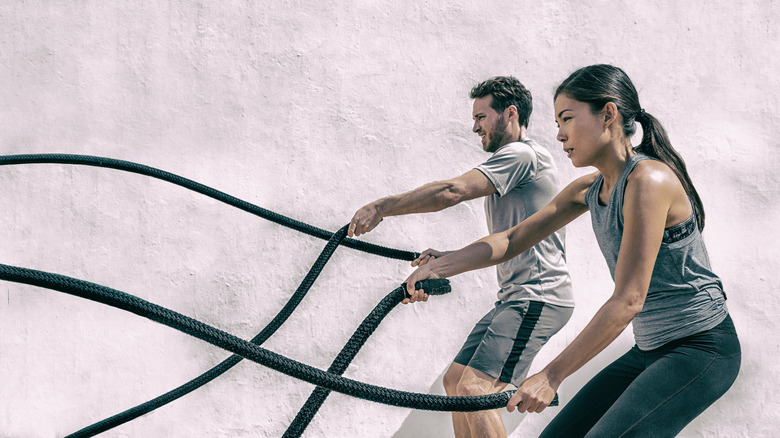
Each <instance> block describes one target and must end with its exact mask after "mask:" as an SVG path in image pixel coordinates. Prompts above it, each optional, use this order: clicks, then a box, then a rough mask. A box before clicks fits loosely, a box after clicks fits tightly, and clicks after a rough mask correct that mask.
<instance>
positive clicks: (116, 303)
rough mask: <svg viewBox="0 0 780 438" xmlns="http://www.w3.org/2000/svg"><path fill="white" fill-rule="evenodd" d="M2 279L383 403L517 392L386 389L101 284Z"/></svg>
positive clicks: (469, 400)
mask: <svg viewBox="0 0 780 438" xmlns="http://www.w3.org/2000/svg"><path fill="white" fill-rule="evenodd" d="M0 279H2V280H7V281H13V282H17V283H24V284H29V285H33V286H39V287H43V288H46V289H52V290H56V291H59V292H63V293H67V294H70V295H74V296H78V297H81V298H85V299H88V300H92V301H95V302H99V303H102V304H106V305H109V306H112V307H116V308H118V309H122V310H126V311H128V312H131V313H134V314H136V315H139V316H142V317H144V318H147V319H150V320H152V321H155V322H158V323H160V324H164V325H167V326H168V327H171V328H174V329H176V330H179V331H181V332H183V333H187V334H189V335H191V336H194V337H196V338H198V339H201V340H203V341H206V342H208V343H210V344H212V345H215V346H217V347H220V348H222V349H224V350H227V351H230V352H232V353H234V354H237V355H240V356H242V357H244V358H246V359H249V360H251V361H253V362H256V363H259V364H261V365H264V366H267V367H269V368H272V369H274V370H276V371H279V372H281V373H284V374H287V375H288V376H291V377H295V378H296V379H300V380H304V381H306V382H308V383H311V384H313V385H317V386H322V387H324V388H326V389H329V390H331V391H336V392H340V393H343V394H347V395H350V396H353V397H357V398H361V399H364V400H368V401H373V402H377V403H383V404H387V405H391V406H398V407H404V408H411V409H421V410H429V411H455V412H473V411H481V410H485V409H497V408H499V407H502V406H505V405H506V404H507V402H508V401H509V398H510V397H511V396H512V394H513V393H514V391H505V392H500V393H497V394H488V395H480V396H464V397H450V396H443V395H432V394H421V393H415V392H407V391H398V390H394V389H388V388H383V387H380V386H376V385H370V384H367V383H363V382H358V381H356V380H352V379H348V378H345V377H341V376H336V375H333V374H330V373H327V372H325V371H322V370H320V369H317V368H314V367H312V366H309V365H306V364H302V363H300V362H296V361H294V360H292V359H290V358H287V357H284V356H282V355H279V354H277V353H274V352H272V351H269V350H266V349H264V348H262V347H259V346H257V345H255V344H252V343H251V342H248V341H245V340H243V339H241V338H238V337H237V336H234V335H231V334H229V333H227V332H225V331H222V330H219V329H217V328H215V327H212V326H210V325H208V324H205V323H203V322H200V321H198V320H195V319H193V318H190V317H187V316H184V315H182V314H180V313H177V312H174V311H173V310H170V309H166V308H165V307H162V306H158V305H156V304H153V303H150V302H148V301H145V300H142V299H141V298H138V297H135V296H133V295H130V294H127V293H124V292H121V291H118V290H114V289H111V288H108V287H105V286H101V285H98V284H95V283H90V282H87V281H83V280H78V279H75V278H71V277H66V276H63V275H58V274H52V273H48V272H43V271H37V270H32V269H26V268H20V267H15V266H9V265H4V264H0ZM398 289H401V288H398ZM401 290H402V289H401Z"/></svg>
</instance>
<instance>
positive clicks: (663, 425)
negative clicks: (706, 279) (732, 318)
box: [588, 328, 741, 437]
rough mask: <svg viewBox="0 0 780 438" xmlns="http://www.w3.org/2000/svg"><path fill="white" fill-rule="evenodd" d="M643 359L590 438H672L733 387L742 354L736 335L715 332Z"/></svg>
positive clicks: (692, 338) (596, 425) (594, 428)
mask: <svg viewBox="0 0 780 438" xmlns="http://www.w3.org/2000/svg"><path fill="white" fill-rule="evenodd" d="M647 359H648V363H649V364H648V367H647V369H646V370H645V371H643V372H642V373H641V374H640V375H639V376H638V377H637V378H636V379H635V380H634V381H633V382H632V383H631V384H630V385H629V387H628V388H627V389H626V390H625V392H624V393H623V394H622V395H621V396H620V398H618V399H617V401H615V403H614V404H613V405H612V406H611V407H610V408H609V409H608V410H607V412H606V413H605V414H604V415H603V416H602V417H601V418H600V419H599V420H598V422H597V423H596V424H595V425H594V426H593V428H592V429H591V431H590V432H589V433H588V436H593V437H605V436H610V437H613V436H614V437H667V436H669V437H673V436H676V435H677V434H678V433H679V432H680V431H681V430H682V429H683V428H684V427H685V426H686V425H687V424H688V423H690V422H691V421H692V420H693V419H694V418H696V416H698V415H699V414H701V413H702V412H703V411H704V410H705V409H707V408H708V407H709V406H710V405H711V404H712V403H714V402H715V401H716V400H717V399H718V398H720V397H721V396H722V395H723V394H724V393H725V392H726V391H727V390H728V389H729V387H731V384H732V383H733V382H734V380H735V379H736V377H737V373H738V372H739V366H740V360H741V355H740V349H739V340H738V339H737V336H736V333H728V332H723V331H722V330H717V328H716V329H713V330H710V331H708V332H705V333H704V334H702V335H697V336H695V337H691V338H690V339H687V340H686V342H683V343H681V344H680V345H677V346H675V347H674V348H671V349H669V350H668V351H666V352H664V354H661V355H659V356H658V357H653V356H652V355H651V354H649V355H648V357H647Z"/></svg>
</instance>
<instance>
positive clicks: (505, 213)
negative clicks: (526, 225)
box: [476, 139, 574, 307]
mask: <svg viewBox="0 0 780 438" xmlns="http://www.w3.org/2000/svg"><path fill="white" fill-rule="evenodd" d="M476 169H477V170H479V171H480V172H482V173H483V174H484V175H485V176H486V177H487V178H488V179H489V180H490V182H491V183H493V186H495V188H496V193H495V194H493V195H490V196H487V197H486V198H485V214H486V216H487V224H488V230H489V232H490V233H491V234H493V233H500V232H502V231H506V230H508V229H509V228H512V227H513V226H515V225H517V224H519V223H520V222H522V221H523V220H524V219H525V218H527V217H529V216H531V215H532V214H534V213H536V212H537V211H539V210H540V209H541V208H542V207H544V206H545V205H547V203H548V202H550V201H551V200H552V199H553V197H555V195H557V194H558V189H559V187H558V182H557V178H556V168H555V164H554V163H553V160H552V157H551V156H550V153H549V152H548V151H547V149H545V148H543V147H541V146H540V145H539V144H537V143H536V142H534V141H532V140H528V139H525V140H521V141H518V142H513V143H509V144H506V145H504V146H502V147H501V148H500V149H498V150H497V151H496V152H495V153H494V154H493V156H491V157H490V158H489V159H488V160H487V161H485V162H484V163H482V164H481V165H479V166H477V168H476ZM564 238H565V231H564V230H563V229H561V230H559V231H557V232H555V233H553V234H552V235H550V236H549V237H547V238H546V239H544V240H543V241H541V242H539V243H538V244H537V245H535V246H534V247H533V248H531V249H529V250H528V251H526V252H524V253H522V254H520V255H518V256H517V257H515V258H513V259H511V260H509V261H506V262H504V263H501V264H500V265H498V266H497V267H496V268H497V271H498V284H499V286H500V287H501V290H500V291H499V292H498V299H499V300H501V301H503V302H506V301H513V300H534V301H543V302H545V303H550V304H554V305H558V306H565V307H574V297H573V295H572V287H571V277H570V276H569V270H568V268H567V267H566V255H565V252H564V249H565V248H564Z"/></svg>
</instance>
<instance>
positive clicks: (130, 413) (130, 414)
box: [65, 225, 349, 438]
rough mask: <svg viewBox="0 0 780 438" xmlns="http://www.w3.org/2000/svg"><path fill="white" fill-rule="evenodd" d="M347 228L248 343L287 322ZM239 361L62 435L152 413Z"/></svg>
mask: <svg viewBox="0 0 780 438" xmlns="http://www.w3.org/2000/svg"><path fill="white" fill-rule="evenodd" d="M348 227H349V226H348V225H345V226H343V227H341V229H340V230H338V231H336V232H335V233H334V234H333V236H332V237H331V238H330V240H329V241H328V244H327V245H325V248H324V249H323V250H322V252H321V253H320V255H319V257H317V260H316V261H315V262H314V265H313V266H312V267H311V269H309V272H308V273H307V274H306V277H304V279H303V281H302V282H301V284H300V285H299V286H298V288H297V289H296V290H295V293H293V295H292V296H291V297H290V299H289V300H288V301H287V303H286V304H285V305H284V307H283V308H282V310H281V311H279V313H278V314H277V315H276V316H275V317H274V319H273V320H272V321H271V322H270V323H268V325H266V326H265V328H263V330H262V331H261V332H260V333H258V334H257V336H255V337H254V338H252V340H251V341H250V342H252V343H253V344H256V345H261V344H262V343H263V342H265V341H266V340H267V339H268V338H270V337H271V335H273V334H274V333H275V332H276V330H277V329H278V328H279V327H281V325H282V324H284V322H285V321H287V318H289V316H290V315H291V314H292V312H293V311H294V310H295V309H296V308H297V307H298V305H299V304H300V303H301V301H303V298H304V297H305V296H306V293H307V292H309V289H310V288H311V286H312V285H313V284H314V280H316V279H317V277H318V276H319V275H320V272H322V269H323V268H324V267H325V264H326V263H328V260H330V257H331V256H332V255H333V253H334V252H335V251H336V248H337V247H338V245H339V244H340V243H341V242H342V241H343V240H344V238H345V237H346V236H347V228H348ZM241 360H243V357H241V356H237V355H233V356H230V357H229V358H227V359H225V360H224V361H222V362H221V363H220V364H218V365H217V366H215V367H213V368H212V369H210V370H208V371H206V372H205V373H203V374H201V375H200V376H198V377H196V378H194V379H192V380H190V381H189V382H187V383H185V384H183V385H181V386H179V387H178V388H176V389H173V390H171V391H168V392H166V393H165V394H163V395H160V396H158V397H155V398H153V399H152V400H149V401H147V402H144V403H141V404H140V405H138V406H135V407H133V408H130V409H127V410H126V411H124V412H120V413H118V414H116V415H113V416H111V417H108V418H106V419H104V420H101V421H99V422H97V423H94V424H91V425H89V426H87V427H85V428H83V429H80V430H78V431H76V432H74V433H72V434H70V435H68V436H67V437H65V438H86V437H92V436H95V435H97V434H99V433H103V432H105V431H107V430H109V429H113V428H114V427H117V426H119V425H120V424H124V423H127V422H128V421H131V420H134V419H136V418H138V417H140V416H141V415H145V414H148V413H149V412H152V411H153V410H155V409H157V408H160V407H162V406H165V405H166V404H168V403H170V402H172V401H174V400H177V399H179V398H181V397H183V396H185V395H187V394H189V393H190V392H192V391H195V390H196V389H198V388H200V387H201V386H203V385H205V384H207V383H209V382H211V381H212V380H214V379H216V378H217V377H219V376H221V375H222V374H224V373H226V372H227V371H228V370H229V369H231V368H233V367H234V366H235V365H236V364H238V363H239V362H241Z"/></svg>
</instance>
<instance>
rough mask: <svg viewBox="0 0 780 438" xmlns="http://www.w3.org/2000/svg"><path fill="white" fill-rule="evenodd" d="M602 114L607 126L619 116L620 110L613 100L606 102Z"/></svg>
mask: <svg viewBox="0 0 780 438" xmlns="http://www.w3.org/2000/svg"><path fill="white" fill-rule="evenodd" d="M602 114H603V116H604V124H605V125H607V126H608V125H610V124H612V123H613V122H614V121H615V120H617V119H618V118H619V117H620V111H618V107H617V105H615V102H607V104H606V105H604V110H603V111H602Z"/></svg>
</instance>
